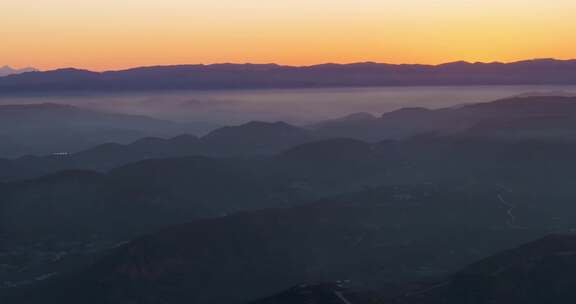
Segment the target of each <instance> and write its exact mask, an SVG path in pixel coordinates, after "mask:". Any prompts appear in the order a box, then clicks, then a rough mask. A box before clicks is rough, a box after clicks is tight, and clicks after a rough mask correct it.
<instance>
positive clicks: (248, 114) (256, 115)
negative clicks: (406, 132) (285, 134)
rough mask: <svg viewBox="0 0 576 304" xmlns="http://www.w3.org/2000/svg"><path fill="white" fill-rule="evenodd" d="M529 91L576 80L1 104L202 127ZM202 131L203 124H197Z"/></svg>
mask: <svg viewBox="0 0 576 304" xmlns="http://www.w3.org/2000/svg"><path fill="white" fill-rule="evenodd" d="M531 92H553V93H554V94H547V95H560V94H564V92H576V86H474V87H463V86H459V87H388V88H339V89H300V90H231V91H178V92H150V93H146V94H129V93H126V94H120V93H118V94H113V95H82V96H79V95H69V96H44V97H30V96H27V97H14V96H11V97H5V96H4V97H0V104H3V105H6V104H23V103H27V104H31V103H46V102H49V103H59V104H62V103H64V104H72V105H77V106H81V107H86V108H91V109H97V110H106V111H112V112H118V113H125V114H138V115H146V116H150V117H154V118H159V119H168V120H175V121H179V122H194V123H203V124H205V126H206V127H208V128H209V127H210V126H212V127H216V126H218V125H229V124H240V123H244V122H248V121H252V120H261V121H285V122H288V123H292V124H308V123H313V122H318V121H320V120H326V119H333V118H336V117H340V116H344V115H348V114H351V113H355V112H369V113H373V114H381V113H384V112H389V111H392V110H396V109H399V108H402V107H415V106H418V107H427V108H439V107H446V106H452V105H458V104H463V103H475V102H486V101H491V100H495V99H499V98H503V97H508V96H512V95H518V94H526V93H531ZM199 131H202V130H199Z"/></svg>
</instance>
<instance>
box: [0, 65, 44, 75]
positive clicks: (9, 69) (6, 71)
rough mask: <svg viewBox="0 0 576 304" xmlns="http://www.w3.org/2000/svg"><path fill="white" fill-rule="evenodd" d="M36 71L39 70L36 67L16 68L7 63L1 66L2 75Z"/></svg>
mask: <svg viewBox="0 0 576 304" xmlns="http://www.w3.org/2000/svg"><path fill="white" fill-rule="evenodd" d="M36 71H38V70H36V69H35V68H23V69H14V68H12V67H9V66H7V65H5V66H3V67H0V77H4V76H8V75H16V74H22V73H26V72H36Z"/></svg>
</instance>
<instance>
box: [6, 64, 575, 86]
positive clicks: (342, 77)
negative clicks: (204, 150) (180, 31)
mask: <svg viewBox="0 0 576 304" xmlns="http://www.w3.org/2000/svg"><path fill="white" fill-rule="evenodd" d="M574 83H576V60H554V59H540V60H527V61H519V62H512V63H498V62H496V63H468V62H455V63H447V64H441V65H423V64H381V63H372V62H367V63H355V64H321V65H313V66H302V67H296V66H282V65H276V64H214V65H177V66H156V67H141V68H133V69H129V70H121V71H107V72H102V73H97V72H91V71H85V70H78V69H70V68H69V69H60V70H54V71H47V72H30V73H25V74H20V75H11V76H7V77H4V78H2V79H0V93H5V94H6V93H32V92H51V91H52V92H57V91H70V90H71V91H77V90H80V91H85V90H88V91H92V90H93V91H118V90H135V91H148V90H176V89H242V88H306V87H343V86H394V85H403V86H406V85H504V84H507V85H511V84H574Z"/></svg>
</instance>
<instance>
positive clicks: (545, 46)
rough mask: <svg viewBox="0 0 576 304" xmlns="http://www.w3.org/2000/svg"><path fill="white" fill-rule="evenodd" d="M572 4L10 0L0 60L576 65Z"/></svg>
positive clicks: (93, 64) (1, 27)
mask: <svg viewBox="0 0 576 304" xmlns="http://www.w3.org/2000/svg"><path fill="white" fill-rule="evenodd" d="M574 12H576V0H474V1H473V0H3V1H0V39H1V40H0V65H2V64H9V65H13V66H16V67H23V66H34V67H38V68H41V69H52V68H57V67H68V66H73V67H79V68H89V69H94V70H105V69H121V68H126V67H131V66H141V65H158V64H178V63H215V62H253V63H264V62H276V63H282V64H293V65H307V64H315V63H324V62H341V63H347V62H358V61H378V62H390V63H441V62H448V61H455V60H468V61H514V60H521V59H528V58H543V57H555V58H563V59H567V58H576V39H575V38H574V37H575V33H576V18H574Z"/></svg>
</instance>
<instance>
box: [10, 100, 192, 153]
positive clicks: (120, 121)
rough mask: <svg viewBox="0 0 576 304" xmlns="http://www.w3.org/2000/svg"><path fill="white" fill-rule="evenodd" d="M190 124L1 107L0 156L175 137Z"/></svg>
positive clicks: (68, 109) (54, 108) (59, 108)
mask: <svg viewBox="0 0 576 304" xmlns="http://www.w3.org/2000/svg"><path fill="white" fill-rule="evenodd" d="M190 131H192V126H189V125H187V124H178V123H174V122H171V121H164V120H159V119H154V118H150V117H145V116H138V115H127V114H118V113H109V112H101V111H94V110H90V109H84V108H79V107H74V106H69V105H63V104H52V103H44V104H30V105H5V106H0V155H2V156H4V157H11V156H13V157H15V156H21V155H26V154H49V153H58V152H76V151H80V150H83V149H87V148H89V147H93V146H95V145H98V144H101V143H104V142H117V143H126V142H131V141H134V140H137V139H139V138H142V137H146V136H175V135H178V134H182V133H187V132H190Z"/></svg>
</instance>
